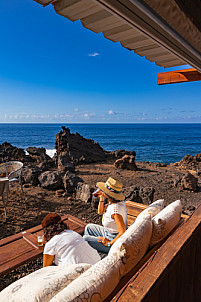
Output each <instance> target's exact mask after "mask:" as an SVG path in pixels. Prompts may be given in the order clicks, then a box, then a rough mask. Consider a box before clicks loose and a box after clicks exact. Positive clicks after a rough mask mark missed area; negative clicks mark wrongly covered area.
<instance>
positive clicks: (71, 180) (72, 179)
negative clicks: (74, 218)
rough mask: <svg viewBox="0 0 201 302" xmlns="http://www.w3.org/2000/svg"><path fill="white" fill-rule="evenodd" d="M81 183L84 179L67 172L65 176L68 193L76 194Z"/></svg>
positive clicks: (64, 182)
mask: <svg viewBox="0 0 201 302" xmlns="http://www.w3.org/2000/svg"><path fill="white" fill-rule="evenodd" d="M79 182H83V180H82V178H80V177H78V176H77V175H75V174H74V173H71V172H67V173H66V174H65V175H64V176H63V184H64V188H65V190H66V192H68V193H74V192H75V191H76V188H77V185H78V183H79Z"/></svg>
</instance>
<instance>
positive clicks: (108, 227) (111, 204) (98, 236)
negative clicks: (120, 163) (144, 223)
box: [83, 177, 127, 253]
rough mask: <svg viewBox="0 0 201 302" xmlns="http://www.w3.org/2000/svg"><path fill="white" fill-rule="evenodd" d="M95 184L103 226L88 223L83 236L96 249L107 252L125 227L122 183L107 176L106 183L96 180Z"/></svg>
mask: <svg viewBox="0 0 201 302" xmlns="http://www.w3.org/2000/svg"><path fill="white" fill-rule="evenodd" d="M96 185H97V187H98V190H97V191H96V192H95V193H94V196H96V197H99V205H98V214H100V215H103V218H102V224H103V226H100V225H97V224H92V223H90V224H88V225H87V226H86V227H85V232H84V236H83V238H84V239H85V240H86V241H87V242H88V243H89V244H90V245H91V246H92V247H93V248H94V249H96V250H97V251H99V252H102V253H108V252H109V250H110V247H111V246H112V244H113V243H114V242H115V241H116V240H117V239H118V238H119V237H120V236H121V235H122V234H123V233H124V232H125V231H126V228H127V210H126V205H125V202H124V199H125V196H124V195H123V193H122V187H123V185H122V184H121V183H120V182H119V181H118V180H117V179H115V178H113V177H109V178H108V180H107V181H106V183H104V182H98V183H97V184H96ZM105 200H107V204H105V203H104V202H105Z"/></svg>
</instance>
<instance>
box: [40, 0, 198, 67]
mask: <svg viewBox="0 0 201 302" xmlns="http://www.w3.org/2000/svg"><path fill="white" fill-rule="evenodd" d="M35 1H36V2H38V3H40V4H42V5H44V6H46V5H48V4H50V3H51V4H52V5H53V7H54V9H55V11H56V12H57V13H58V14H60V15H62V16H64V17H66V18H68V19H69V20H71V21H76V20H80V21H81V22H82V25H83V26H84V27H86V28H88V29H90V30H92V31H93V32H95V33H99V32H102V33H103V35H104V37H105V38H107V39H109V40H111V41H114V42H120V43H121V45H122V46H123V47H125V48H127V49H129V50H133V51H134V52H135V53H136V54H138V55H140V56H145V57H146V58H147V59H148V60H149V61H151V62H155V63H156V64H157V65H159V66H163V67H173V66H180V65H184V64H189V65H191V66H192V67H194V68H196V69H197V70H198V71H200V72H201V32H200V31H199V30H198V28H197V27H196V26H195V25H194V24H193V23H192V22H191V20H190V18H188V17H187V16H186V15H185V14H184V13H183V11H182V10H181V9H180V8H179V6H178V5H177V4H176V3H175V1H173V0H144V1H139V0H59V1H58V0H57V1H55V0H52V1H51V0H35Z"/></svg>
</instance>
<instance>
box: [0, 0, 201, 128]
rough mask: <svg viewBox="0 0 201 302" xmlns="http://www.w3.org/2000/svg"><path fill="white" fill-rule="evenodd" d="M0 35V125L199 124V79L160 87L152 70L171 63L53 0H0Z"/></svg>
mask: <svg viewBox="0 0 201 302" xmlns="http://www.w3.org/2000/svg"><path fill="white" fill-rule="evenodd" d="M0 33H1V47H0V107H1V110H0V123H84V122H86V123H149V122H151V123H169V122H171V123H172V122H173V123H174V122H178V123H182V122H187V123H194V122H196V123H200V122H201V102H200V99H201V97H200V96H201V82H192V83H185V84H174V85H164V86H158V85H157V74H158V73H159V72H163V71H169V70H173V68H172V69H164V68H161V67H158V66H156V65H155V64H154V63H151V62H149V61H147V60H146V59H144V58H141V57H140V56H138V55H136V54H134V52H130V51H128V50H126V49H125V48H123V47H121V45H120V44H119V43H113V42H111V41H109V40H107V39H105V38H104V37H103V35H102V34H101V33H100V34H95V33H93V32H91V31H89V30H87V29H85V28H83V27H82V25H81V23H80V21H77V22H75V23H73V22H71V21H69V20H67V19H65V18H64V17H62V16H59V15H58V14H56V13H55V11H54V9H53V7H52V6H51V5H49V6H47V7H45V8H43V7H42V6H41V5H39V4H37V3H36V2H34V1H33V0H12V1H0ZM182 68H188V66H184V67H181V68H180V67H179V68H178V67H177V68H174V69H182Z"/></svg>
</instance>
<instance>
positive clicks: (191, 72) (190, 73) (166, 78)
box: [158, 68, 201, 85]
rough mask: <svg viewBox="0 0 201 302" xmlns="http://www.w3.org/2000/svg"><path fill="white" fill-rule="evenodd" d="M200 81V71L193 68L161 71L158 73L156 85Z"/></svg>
mask: <svg viewBox="0 0 201 302" xmlns="http://www.w3.org/2000/svg"><path fill="white" fill-rule="evenodd" d="M193 81H201V73H200V72H198V71H197V70H196V69H194V68H190V69H183V70H175V71H169V72H161V73H159V74H158V85H164V84H174V83H183V82H193Z"/></svg>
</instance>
